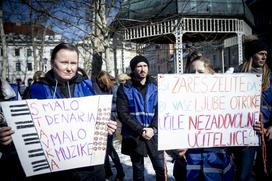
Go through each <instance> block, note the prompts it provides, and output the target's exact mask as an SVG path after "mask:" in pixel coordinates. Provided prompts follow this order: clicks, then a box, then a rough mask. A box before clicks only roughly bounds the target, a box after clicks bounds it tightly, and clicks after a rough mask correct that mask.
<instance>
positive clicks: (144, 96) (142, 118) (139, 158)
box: [117, 55, 165, 181]
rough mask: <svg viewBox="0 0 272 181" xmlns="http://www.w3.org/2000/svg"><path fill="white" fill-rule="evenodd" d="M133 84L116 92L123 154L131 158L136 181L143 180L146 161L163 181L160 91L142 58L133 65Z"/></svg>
mask: <svg viewBox="0 0 272 181" xmlns="http://www.w3.org/2000/svg"><path fill="white" fill-rule="evenodd" d="M130 68H131V74H130V77H131V80H128V81H127V82H126V83H125V84H121V85H120V86H119V88H118V91H117V113H118V117H119V119H120V121H121V122H122V131H121V134H122V147H121V152H122V153H123V154H126V155H129V156H130V158H131V162H132V168H133V180H134V181H141V180H144V157H146V156H149V158H150V159H151V161H152V163H153V168H154V170H155V173H156V180H157V181H164V180H165V176H164V171H165V170H164V154H163V152H162V151H158V149H157V147H158V134H157V130H158V87H157V83H156V81H155V80H154V79H153V78H152V77H151V76H149V75H148V68H149V62H148V60H147V59H146V58H145V57H144V56H141V55H137V56H135V57H134V58H133V59H132V60H131V61H130Z"/></svg>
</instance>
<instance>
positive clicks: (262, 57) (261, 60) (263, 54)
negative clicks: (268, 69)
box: [253, 50, 267, 68]
mask: <svg viewBox="0 0 272 181" xmlns="http://www.w3.org/2000/svg"><path fill="white" fill-rule="evenodd" d="M266 59H267V51H265V50H263V51H259V52H258V53H255V54H254V55H253V67H256V68H258V67H263V66H264V64H265V63H266Z"/></svg>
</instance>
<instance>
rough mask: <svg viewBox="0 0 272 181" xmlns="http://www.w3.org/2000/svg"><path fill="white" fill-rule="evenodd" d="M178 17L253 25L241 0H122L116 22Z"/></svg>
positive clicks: (130, 24) (132, 22)
mask: <svg viewBox="0 0 272 181" xmlns="http://www.w3.org/2000/svg"><path fill="white" fill-rule="evenodd" d="M177 17H202V18H203V17H206V18H215V17H216V18H239V19H243V20H245V21H246V22H247V23H248V24H249V25H251V26H252V25H254V18H253V15H252V14H251V12H250V10H249V9H248V7H247V5H246V4H245V2H244V0H228V1H226V0H202V1H200V0H129V1H128V0H123V1H122V4H121V8H120V10H119V12H118V14H117V16H116V22H119V23H118V24H119V26H121V27H130V26H135V25H137V24H143V23H150V22H156V21H161V20H165V19H170V18H177ZM119 26H118V27H119Z"/></svg>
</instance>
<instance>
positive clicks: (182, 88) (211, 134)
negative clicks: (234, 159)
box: [158, 73, 262, 150]
mask: <svg viewBox="0 0 272 181" xmlns="http://www.w3.org/2000/svg"><path fill="white" fill-rule="evenodd" d="M261 84H262V77H261V75H256V74H245V73H243V74H242V73H241V74H214V75H206V74H159V75H158V107H159V108H158V109H159V111H158V112H159V113H158V117H159V120H158V136H159V137H158V139H159V143H158V148H159V150H169V149H181V148H206V147H231V146H257V145H259V139H258V136H257V135H256V132H255V131H254V130H253V128H252V125H253V124H254V123H255V122H256V121H258V120H259V112H260V103H261V100H260V99H261Z"/></svg>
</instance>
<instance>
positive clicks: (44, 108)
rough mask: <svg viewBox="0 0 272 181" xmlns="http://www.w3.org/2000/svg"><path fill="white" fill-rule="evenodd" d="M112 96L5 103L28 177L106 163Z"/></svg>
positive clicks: (13, 137)
mask: <svg viewBox="0 0 272 181" xmlns="http://www.w3.org/2000/svg"><path fill="white" fill-rule="evenodd" d="M111 104H112V96H111V95H103V96H89V97H81V98H69V99H45V100H24V101H10V102H2V103H1V105H2V110H3V113H4V116H5V118H6V120H7V124H8V125H9V126H10V127H12V129H13V130H14V131H15V133H14V134H13V135H12V139H13V142H14V144H15V147H16V150H17V153H18V155H19V158H20V161H21V164H22V166H23V168H24V171H25V173H26V175H27V176H32V175H38V174H42V173H49V172H56V171H61V170H67V169H73V168H78V167H85V166H91V165H98V164H103V163H104V160H105V152H106V145H107V136H108V132H107V122H108V121H109V119H110V114H111Z"/></svg>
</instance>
